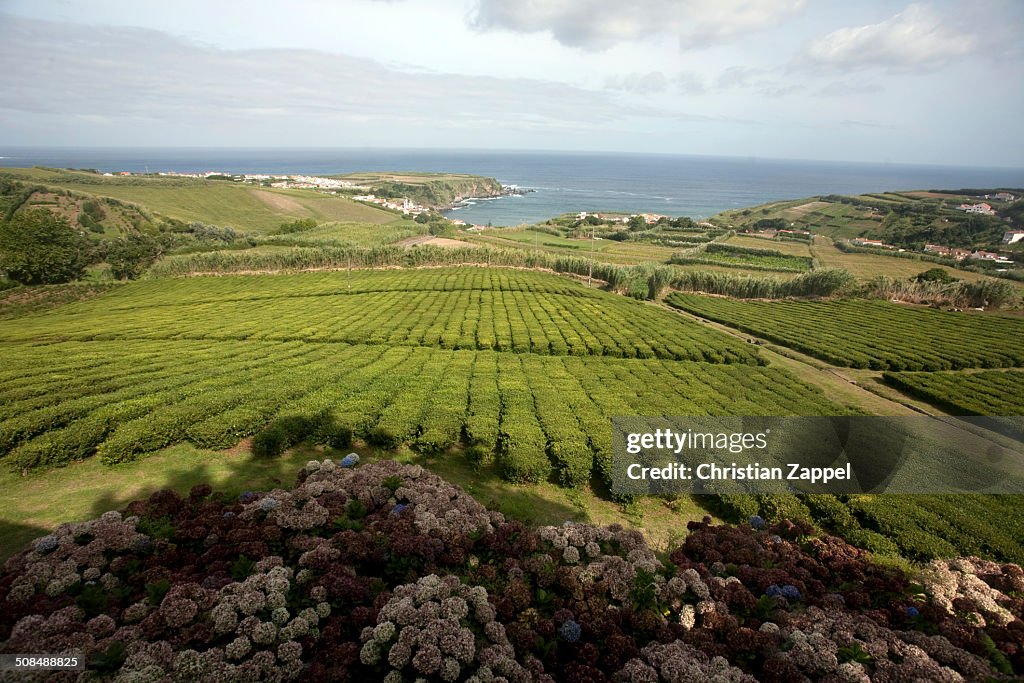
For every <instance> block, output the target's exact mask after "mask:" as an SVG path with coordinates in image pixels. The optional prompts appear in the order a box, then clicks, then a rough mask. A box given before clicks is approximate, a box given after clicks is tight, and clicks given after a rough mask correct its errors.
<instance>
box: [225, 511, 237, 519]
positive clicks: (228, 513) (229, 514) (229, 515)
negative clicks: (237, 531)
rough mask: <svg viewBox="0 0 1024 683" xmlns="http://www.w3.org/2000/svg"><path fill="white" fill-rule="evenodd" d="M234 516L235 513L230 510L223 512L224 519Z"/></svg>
mask: <svg viewBox="0 0 1024 683" xmlns="http://www.w3.org/2000/svg"><path fill="white" fill-rule="evenodd" d="M234 516H235V513H234V512H231V510H228V511H227V512H225V513H224V519H231V518H232V517H234Z"/></svg>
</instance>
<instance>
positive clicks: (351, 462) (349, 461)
mask: <svg viewBox="0 0 1024 683" xmlns="http://www.w3.org/2000/svg"><path fill="white" fill-rule="evenodd" d="M358 462H359V455H358V454H357V453H349V454H348V455H346V456H345V457H344V458H342V459H341V460H339V461H338V464H339V465H341V466H342V467H344V468H345V469H351V468H353V467H355V466H356V464H357V463H358Z"/></svg>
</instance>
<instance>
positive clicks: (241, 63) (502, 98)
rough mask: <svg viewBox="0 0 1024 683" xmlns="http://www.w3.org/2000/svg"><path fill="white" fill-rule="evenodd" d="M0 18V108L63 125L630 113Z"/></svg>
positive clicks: (316, 123) (287, 131) (280, 127)
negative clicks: (0, 97) (64, 122)
mask: <svg viewBox="0 0 1024 683" xmlns="http://www.w3.org/2000/svg"><path fill="white" fill-rule="evenodd" d="M0 23H2V28H0V63H2V64H3V65H4V68H3V69H2V70H0V92H4V93H7V94H12V95H14V96H12V97H5V98H4V102H3V107H4V108H5V109H6V110H7V111H8V112H11V114H8V115H9V116H10V115H13V112H21V116H23V117H33V116H43V117H55V120H59V119H60V118H61V117H63V118H64V119H66V120H67V121H68V122H69V123H68V125H66V126H64V128H65V129H66V130H69V131H70V130H72V129H76V130H77V129H81V130H86V129H88V124H90V123H95V122H96V121H106V122H108V123H110V124H111V125H113V124H118V123H120V124H121V125H124V126H125V128H126V130H128V129H132V130H142V129H146V130H148V131H149V133H150V134H156V135H160V134H161V131H162V130H163V129H164V127H181V128H184V129H188V128H189V127H190V126H191V127H193V128H194V129H195V130H197V131H199V130H202V131H205V132H206V134H210V133H211V131H212V132H213V134H217V133H220V132H224V133H226V134H227V135H229V136H232V138H235V137H238V136H244V135H245V132H246V131H253V130H261V131H262V130H277V131H279V132H278V137H279V138H280V139H282V140H284V141H286V142H288V143H290V144H298V143H302V142H311V141H314V140H316V139H317V138H316V135H317V134H318V133H323V132H324V131H330V132H332V133H333V134H334V135H335V136H339V137H340V136H344V137H345V139H347V140H348V141H349V142H350V143H353V144H354V143H357V142H360V140H359V138H358V137H357V136H358V135H359V131H360V130H361V129H362V128H363V127H364V125H363V124H365V123H367V122H371V123H372V126H371V128H373V129H374V130H379V129H382V128H387V127H392V128H394V127H397V126H401V127H402V128H404V129H406V130H416V129H417V128H418V129H420V130H423V131H428V130H431V129H440V128H460V127H466V128H467V129H469V130H475V131H477V132H478V133H479V131H480V130H487V129H488V128H490V127H492V126H495V125H500V126H502V127H504V128H505V129H513V130H520V131H523V130H528V131H536V130H538V129H544V128H545V127H547V128H549V129H551V130H563V129H565V128H573V127H574V128H578V129H588V128H589V129H594V128H598V129H600V128H602V127H605V126H608V125H614V123H615V122H616V121H618V120H621V119H622V118H623V117H624V116H628V115H629V113H630V112H629V110H628V109H624V108H623V107H621V106H619V104H618V101H617V99H616V98H615V97H614V96H613V95H612V94H611V93H604V92H601V91H594V90H586V89H582V88H575V87H572V86H570V85H567V84H564V83H558V82H554V81H543V80H538V79H526V78H495V77H488V76H466V75H456V74H434V73H422V72H408V71H402V70H398V69H394V68H391V67H388V66H385V65H382V64H380V63H379V62H375V61H373V60H368V59H361V58H356V57H351V56H346V55H342V54H337V53H326V52H319V51H314V50H265V49H257V50H222V49H217V48H212V47H209V46H203V45H198V44H195V43H191V42H188V41H184V40H180V39H176V38H173V37H170V36H168V35H167V34H164V33H160V32H157V31H152V30H146V29H135V28H115V27H102V26H91V27H83V26H81V25H74V24H67V23H61V22H44V21H35V20H25V19H18V18H14V17H10V16H5V17H2V22H0ZM85 117H99V118H94V119H93V120H90V119H87V118H85ZM72 121H74V122H75V125H71V123H70V122H72ZM168 142H170V141H168ZM249 142H250V143H251V144H256V143H258V142H259V140H250V141H249ZM362 142H364V144H365V142H367V141H362Z"/></svg>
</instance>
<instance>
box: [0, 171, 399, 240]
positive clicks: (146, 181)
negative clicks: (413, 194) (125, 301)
mask: <svg viewBox="0 0 1024 683" xmlns="http://www.w3.org/2000/svg"><path fill="white" fill-rule="evenodd" d="M0 178H6V179H9V180H16V181H21V182H22V183H24V184H26V185H30V186H43V187H44V188H47V190H49V191H52V189H53V188H56V189H63V190H66V191H72V192H75V193H78V194H80V195H84V196H87V197H92V198H113V199H117V200H121V201H122V202H131V203H134V204H137V205H139V206H140V207H144V210H146V211H149V212H151V213H155V214H159V215H161V216H164V217H167V218H172V219H177V220H180V221H184V222H191V221H199V222H202V223H209V224H213V225H217V226H220V227H231V228H234V229H236V230H239V231H243V232H246V233H255V234H259V233H267V232H271V231H273V230H275V229H276V228H278V227H279V226H280V225H281V223H282V222H284V221H287V220H294V219H300V218H312V219H315V220H317V221H347V222H360V223H373V224H382V223H390V222H392V221H394V220H396V219H397V216H395V214H394V213H390V212H387V211H383V210H381V209H377V208H375V207H372V206H366V205H364V204H361V203H359V202H353V201H352V200H350V199H348V198H346V197H342V196H335V195H330V194H324V193H319V192H314V191H309V190H293V189H277V188H264V187H254V186H250V185H242V184H239V183H232V182H230V181H223V180H204V179H199V178H173V177H160V176H129V177H119V176H113V177H111V176H103V175H100V174H97V173H89V172H83V171H68V170H60V169H48V168H27V169H0Z"/></svg>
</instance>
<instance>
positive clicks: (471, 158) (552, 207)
mask: <svg viewBox="0 0 1024 683" xmlns="http://www.w3.org/2000/svg"><path fill="white" fill-rule="evenodd" d="M34 165H42V166H56V167H68V168H95V169H97V170H100V171H112V172H113V171H132V172H145V171H149V172H154V173H155V172H159V171H178V172H197V171H198V172H205V171H222V172H225V173H277V174H292V173H304V174H310V175H317V174H321V175H324V174H330V173H349V172H354V171H436V172H451V173H472V174H477V175H484V176H491V177H494V178H497V179H498V180H500V181H501V182H502V183H504V184H506V185H518V186H520V187H522V188H525V189H531V190H534V191H533V192H529V193H527V194H524V195H521V196H512V197H502V198H499V199H490V200H477V201H473V202H470V203H469V204H467V205H466V206H464V207H462V208H459V209H456V210H455V211H452V212H449V214H448V215H450V216H452V217H456V218H462V219H463V220H466V221H468V222H470V223H476V224H479V225H485V224H487V223H490V224H492V225H496V226H499V225H518V224H520V223H536V222H539V221H543V220H546V219H547V218H550V217H552V216H556V215H558V214H561V213H566V212H577V211H621V212H629V213H640V212H650V213H661V214H666V215H670V216H690V217H692V218H698V219H699V218H706V217H708V216H711V215H714V214H716V213H718V212H720V211H724V210H726V209H734V208H737V207H744V206H753V205H756V204H762V203H764V202H768V201H773V200H780V199H797V198H800V197H807V196H811V195H824V194H862V193H868V192H882V191H887V190H913V189H925V190H927V189H959V188H988V187H1018V188H1019V187H1024V168H1022V169H1012V168H977V167H950V166H921V165H905V164H866V163H851V162H831V161H795V160H784V159H759V158H737V157H711V156H687V155H667V154H666V155H661V154H615V153H596V152H595V153H582V152H579V153H574V152H539V151H522V152H518V151H507V150H505V151H485V150H480V151H467V150H422V149H416V150H399V149H210V148H204V149H114V148H106V149H86V148H73V149H53V148H50V149H28V148H6V149H5V148H2V147H0V166H8V167H12V166H34Z"/></svg>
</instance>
